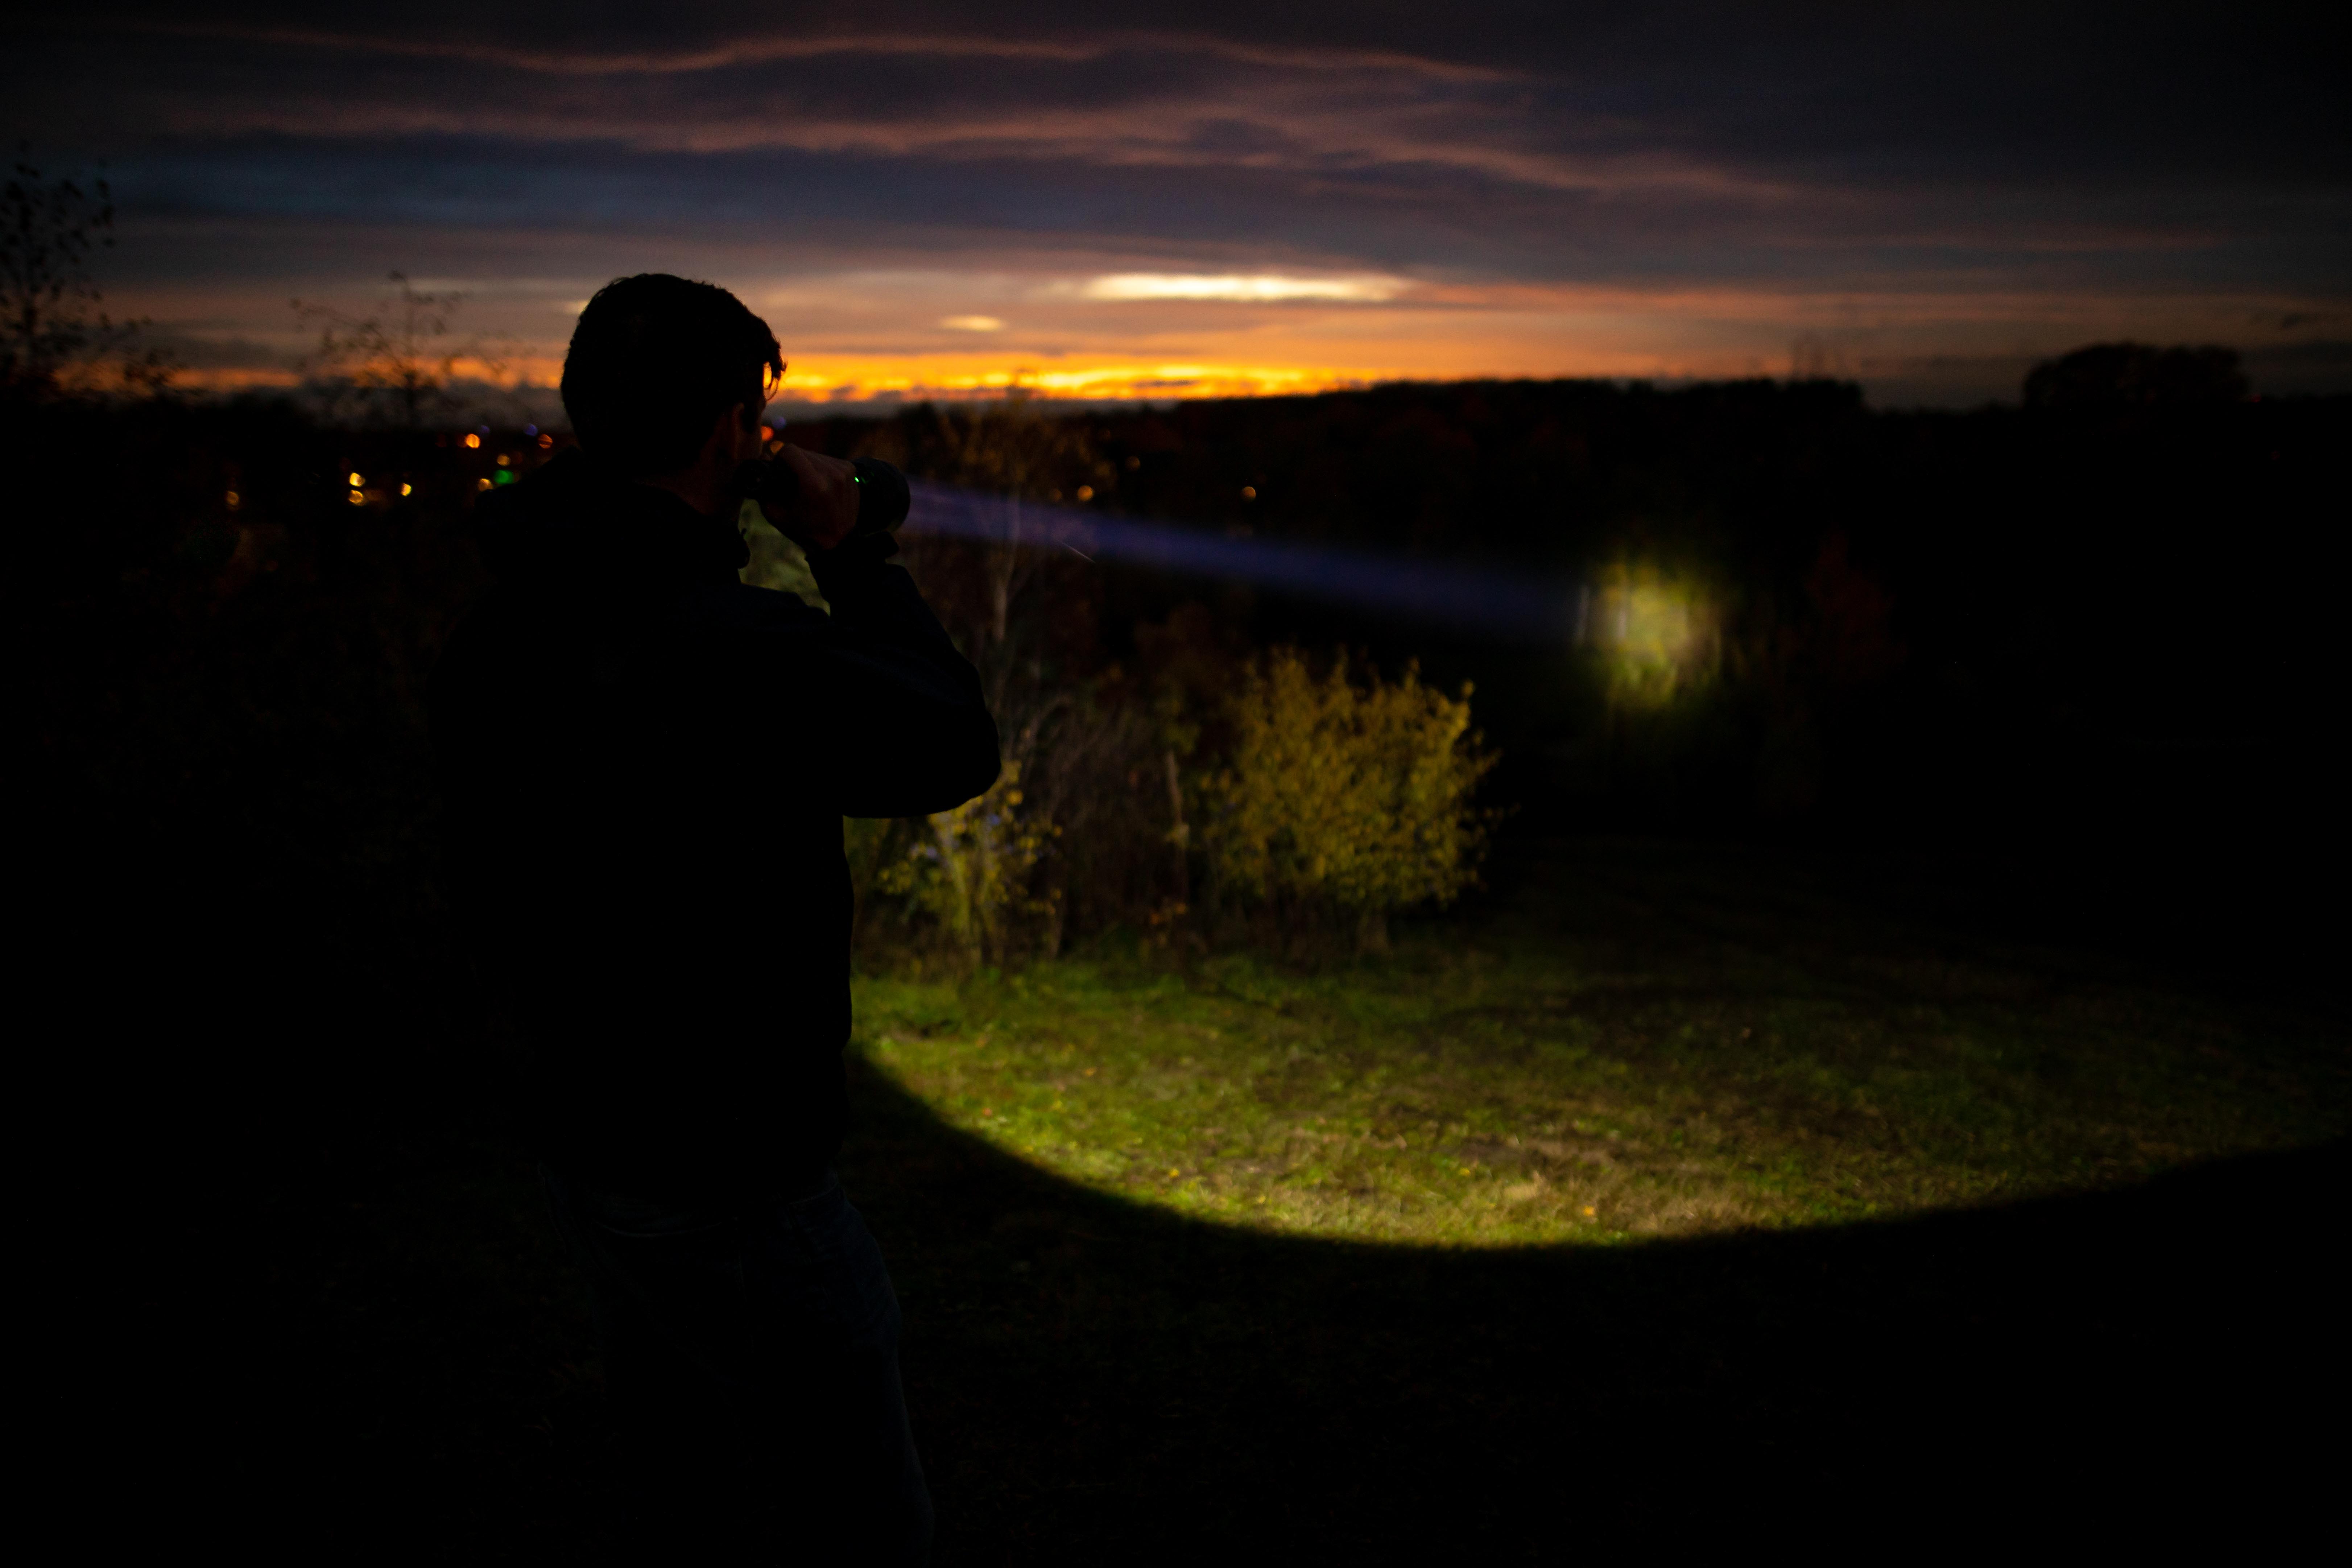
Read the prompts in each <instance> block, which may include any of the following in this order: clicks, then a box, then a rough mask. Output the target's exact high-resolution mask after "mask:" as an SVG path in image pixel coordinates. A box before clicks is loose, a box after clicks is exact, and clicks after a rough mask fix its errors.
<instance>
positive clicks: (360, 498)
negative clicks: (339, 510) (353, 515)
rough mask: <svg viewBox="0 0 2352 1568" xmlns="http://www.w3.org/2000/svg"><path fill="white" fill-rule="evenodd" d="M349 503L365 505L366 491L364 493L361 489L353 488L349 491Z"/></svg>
mask: <svg viewBox="0 0 2352 1568" xmlns="http://www.w3.org/2000/svg"><path fill="white" fill-rule="evenodd" d="M351 503H352V505H353V506H365V505H367V495H366V493H365V492H364V491H362V490H353V491H352V493H351Z"/></svg>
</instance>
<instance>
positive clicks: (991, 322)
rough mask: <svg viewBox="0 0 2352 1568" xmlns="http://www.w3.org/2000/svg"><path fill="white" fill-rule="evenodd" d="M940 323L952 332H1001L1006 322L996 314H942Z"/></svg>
mask: <svg viewBox="0 0 2352 1568" xmlns="http://www.w3.org/2000/svg"><path fill="white" fill-rule="evenodd" d="M940 326H942V327H945V328H946V329H947V330H948V331H951V332H1001V331H1003V330H1004V323H1003V321H1000V320H998V319H997V318H996V317H994V316H941V317H940Z"/></svg>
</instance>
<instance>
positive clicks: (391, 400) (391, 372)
mask: <svg viewBox="0 0 2352 1568" xmlns="http://www.w3.org/2000/svg"><path fill="white" fill-rule="evenodd" d="M387 276H388V278H389V279H390V281H391V283H392V285H393V290H394V291H393V292H392V293H391V294H390V295H389V296H387V297H386V299H385V300H384V301H383V308H382V309H380V310H378V311H377V312H376V313H375V314H373V315H369V316H351V315H346V314H344V313H343V312H342V311H341V310H335V309H334V308H333V307H331V306H328V305H318V304H306V303H304V302H303V301H302V300H295V301H294V312H295V314H296V315H298V316H299V317H300V318H301V319H302V320H303V321H305V322H306V323H308V322H316V323H318V324H319V329H320V331H319V349H318V353H315V354H313V355H312V356H311V357H310V361H309V362H308V364H307V365H306V367H305V368H307V369H309V370H310V371H311V372H312V373H313V374H312V376H311V381H312V384H313V386H314V387H315V388H316V389H317V390H318V392H319V393H320V396H321V398H322V400H323V401H324V402H325V403H326V405H327V408H328V412H329V414H330V415H331V416H334V417H337V418H339V419H346V420H351V421H353V422H356V423H362V424H388V425H393V426H397V427H399V428H400V429H403V430H417V429H421V428H423V427H424V426H425V421H426V419H427V418H428V417H430V416H436V415H445V414H447V413H449V412H450V411H451V410H453V409H454V408H455V407H456V406H457V399H456V398H455V397H454V396H453V395H451V393H450V390H449V384H450V381H451V380H452V379H453V378H454V377H455V375H456V374H457V362H458V361H459V360H461V359H473V360H478V361H480V362H481V363H483V364H484V365H485V366H486V367H488V369H489V370H490V372H491V373H492V374H496V373H497V372H498V371H499V369H501V368H502V363H503V362H501V361H499V360H498V359H496V358H494V357H493V356H492V355H491V354H490V353H488V351H487V350H486V348H485V346H484V345H483V343H482V342H481V341H480V340H479V339H478V338H475V339H467V341H466V342H462V343H455V344H444V343H443V342H441V340H442V339H443V338H445V337H446V336H447V335H448V331H449V321H450V319H451V318H452V317H453V316H455V315H456V314H457V310H458V308H459V307H460V306H462V305H463V304H464V303H465V302H466V297H465V296H464V295H463V294H458V293H440V294H429V293H425V292H424V291H423V290H421V289H417V288H416V287H415V285H414V284H412V283H411V282H409V280H408V275H407V274H406V273H404V272H394V273H390V274H388V275H387Z"/></svg>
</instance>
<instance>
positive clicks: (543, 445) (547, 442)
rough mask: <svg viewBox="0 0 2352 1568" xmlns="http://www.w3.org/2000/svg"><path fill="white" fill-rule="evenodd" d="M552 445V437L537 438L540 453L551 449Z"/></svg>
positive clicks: (553, 442)
mask: <svg viewBox="0 0 2352 1568" xmlns="http://www.w3.org/2000/svg"><path fill="white" fill-rule="evenodd" d="M554 445H555V437H552V436H541V437H540V438H539V449H540V450H541V451H542V452H544V451H546V450H547V449H548V448H549V447H552V446H554Z"/></svg>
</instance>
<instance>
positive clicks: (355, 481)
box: [351, 474, 367, 489]
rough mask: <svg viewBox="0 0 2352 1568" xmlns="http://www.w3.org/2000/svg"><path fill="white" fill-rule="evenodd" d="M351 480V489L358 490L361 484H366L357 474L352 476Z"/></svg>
mask: <svg viewBox="0 0 2352 1568" xmlns="http://www.w3.org/2000/svg"><path fill="white" fill-rule="evenodd" d="M351 478H352V489H359V488H360V487H361V486H362V485H363V484H365V483H367V481H366V480H365V479H362V478H360V477H359V476H358V475H357V474H353V475H352V477H351Z"/></svg>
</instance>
